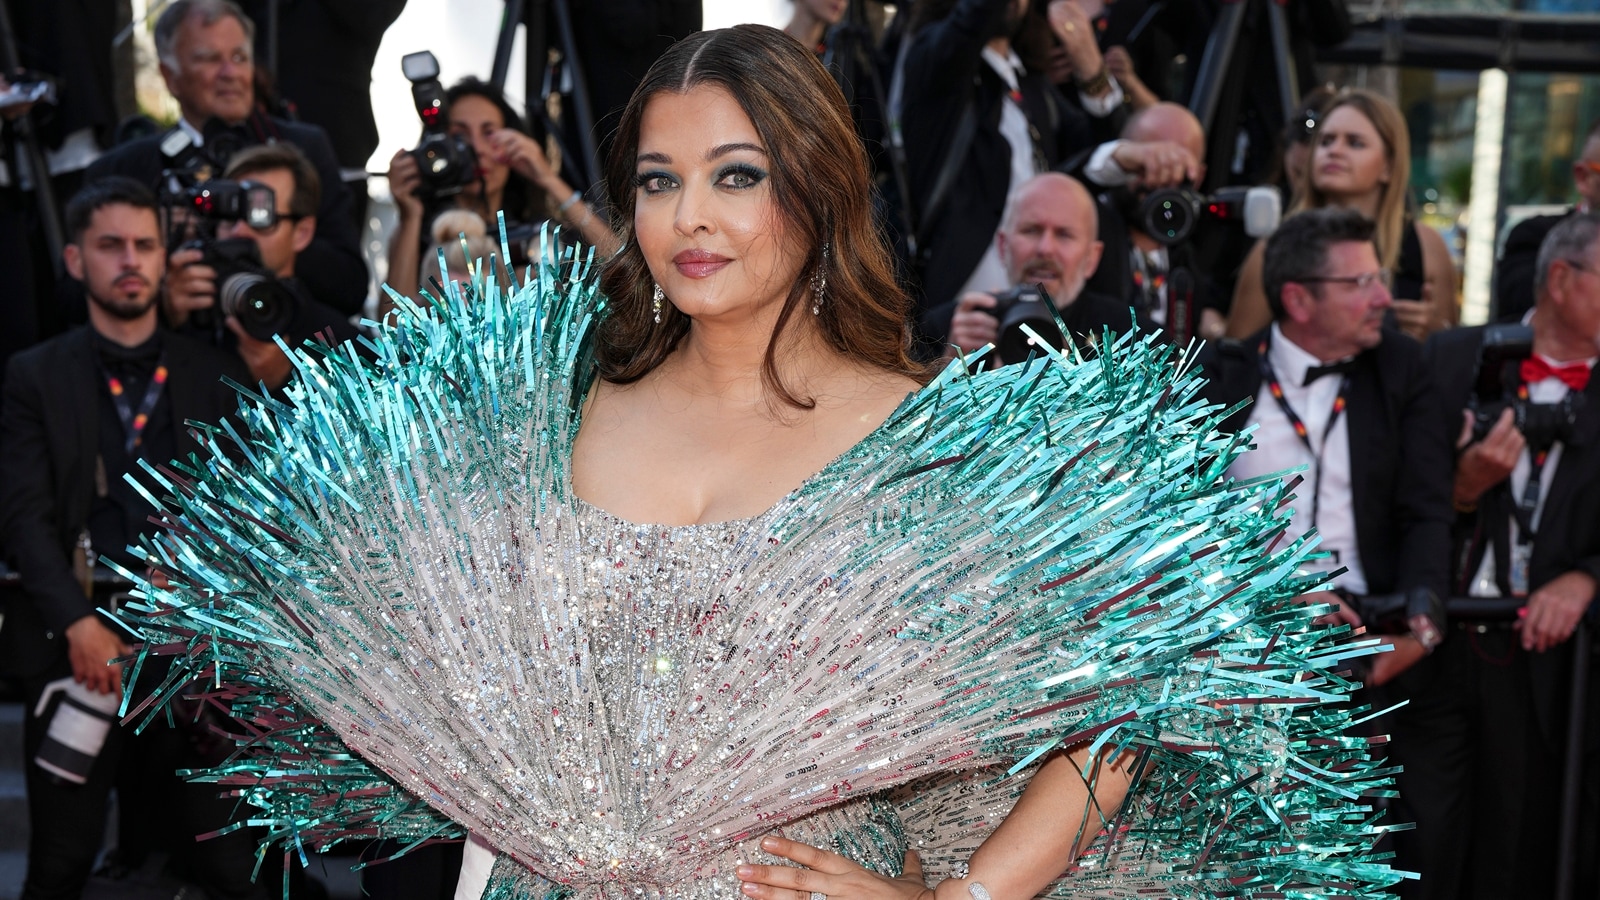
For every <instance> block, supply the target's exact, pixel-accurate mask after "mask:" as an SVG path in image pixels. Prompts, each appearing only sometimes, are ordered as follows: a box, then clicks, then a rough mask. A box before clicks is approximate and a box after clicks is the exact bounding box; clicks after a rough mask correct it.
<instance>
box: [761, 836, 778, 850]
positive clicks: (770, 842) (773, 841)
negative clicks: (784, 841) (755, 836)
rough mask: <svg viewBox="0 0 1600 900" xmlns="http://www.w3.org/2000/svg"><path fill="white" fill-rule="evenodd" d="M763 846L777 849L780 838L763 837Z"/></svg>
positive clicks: (768, 848) (767, 848)
mask: <svg viewBox="0 0 1600 900" xmlns="http://www.w3.org/2000/svg"><path fill="white" fill-rule="evenodd" d="M761 846H762V848H763V849H766V850H774V849H777V846H778V839H777V838H775V837H764V838H762V839H761Z"/></svg>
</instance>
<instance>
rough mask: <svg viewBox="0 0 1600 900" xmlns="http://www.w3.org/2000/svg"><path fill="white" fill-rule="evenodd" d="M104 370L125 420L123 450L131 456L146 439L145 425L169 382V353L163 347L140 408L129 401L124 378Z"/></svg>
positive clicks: (119, 412) (112, 403)
mask: <svg viewBox="0 0 1600 900" xmlns="http://www.w3.org/2000/svg"><path fill="white" fill-rule="evenodd" d="M101 373H102V374H103V375H105V378H106V388H107V389H109V390H110V391H111V405H112V406H115V407H116V409H117V418H119V419H121V420H122V434H123V442H122V449H123V452H125V453H127V454H128V455H130V456H131V455H133V452H134V451H135V450H137V449H138V447H139V445H140V444H141V443H143V442H144V428H145V426H146V425H149V424H150V414H151V413H153V412H155V409H156V404H157V403H159V402H160V401H161V391H162V390H163V389H164V388H165V387H166V385H167V354H166V353H165V352H164V351H163V352H162V354H161V356H160V358H158V359H157V360H156V369H155V371H154V372H153V373H151V375H150V384H149V385H147V386H146V387H145V389H144V399H143V400H140V401H139V408H138V409H137V410H135V409H134V408H133V407H132V405H130V404H129V403H128V391H127V388H126V387H124V386H123V384H122V379H120V378H118V377H116V376H115V375H112V374H111V373H110V372H109V371H106V370H105V368H104V367H102V368H101Z"/></svg>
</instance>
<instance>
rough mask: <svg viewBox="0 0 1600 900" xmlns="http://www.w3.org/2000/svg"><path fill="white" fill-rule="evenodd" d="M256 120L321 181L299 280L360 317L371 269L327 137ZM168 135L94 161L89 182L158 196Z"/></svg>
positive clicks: (299, 260) (298, 265)
mask: <svg viewBox="0 0 1600 900" xmlns="http://www.w3.org/2000/svg"><path fill="white" fill-rule="evenodd" d="M257 120H261V121H260V124H261V127H260V129H258V130H259V132H260V133H263V134H265V135H266V136H267V137H269V138H270V137H274V136H276V137H277V138H279V139H281V140H285V141H288V142H289V143H291V144H294V145H295V146H296V147H299V148H300V150H301V151H302V152H304V153H305V155H306V158H307V159H308V160H310V161H311V165H312V166H313V167H315V168H316V170H317V177H318V178H319V179H320V180H321V181H322V205H321V206H319V207H318V208H317V233H316V236H315V237H313V238H312V239H311V245H310V246H309V247H306V249H304V250H302V251H300V255H299V256H297V257H296V258H295V264H294V267H295V274H296V275H298V276H299V277H300V279H301V280H302V281H304V282H306V284H307V286H309V287H310V289H311V292H312V293H313V294H315V295H316V296H318V297H320V298H323V302H325V303H330V304H333V306H334V308H335V309H337V310H338V311H339V312H341V313H343V314H345V315H347V316H348V315H352V314H354V313H358V312H360V311H361V307H362V304H364V303H365V302H366V299H367V264H366V262H365V261H364V260H363V259H362V258H361V247H360V236H359V235H357V234H356V227H355V221H354V217H353V216H352V214H351V212H350V191H349V189H348V188H346V187H345V184H344V182H343V181H340V180H339V161H338V160H337V159H335V158H334V155H333V147H332V146H331V145H329V143H328V135H327V134H326V133H325V132H323V130H322V129H321V128H318V127H317V126H315V125H306V124H303V123H300V122H287V121H284V120H283V119H276V118H271V117H265V116H262V117H257ZM257 120H252V121H253V122H255V121H257ZM168 134H171V132H170V131H168V132H163V133H162V134H159V135H155V136H153V137H147V138H140V139H139V140H136V141H129V142H128V143H126V144H123V145H122V146H120V147H117V148H115V149H113V150H111V151H110V152H108V153H106V154H105V155H104V156H102V157H100V158H99V159H97V160H95V162H94V165H92V166H90V167H89V171H88V174H87V176H86V179H85V180H86V181H89V182H92V181H96V180H98V179H101V178H104V177H106V176H108V175H125V176H127V177H129V178H132V179H133V180H135V181H138V182H140V183H141V184H144V185H147V186H148V187H149V188H150V190H152V191H158V192H159V191H160V189H161V172H162V170H163V169H165V168H167V166H168V162H167V160H165V159H164V158H163V157H162V155H161V141H162V140H164V139H165V138H166V136H167V135H168Z"/></svg>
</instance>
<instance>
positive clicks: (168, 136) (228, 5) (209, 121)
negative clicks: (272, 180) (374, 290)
mask: <svg viewBox="0 0 1600 900" xmlns="http://www.w3.org/2000/svg"><path fill="white" fill-rule="evenodd" d="M254 33H255V26H254V25H253V24H252V23H251V21H250V19H249V17H247V16H246V15H245V14H244V13H243V12H241V11H240V9H239V7H238V6H236V5H235V4H234V3H232V2H231V0H175V2H174V3H172V4H171V5H170V6H168V7H167V8H166V10H164V11H163V12H162V13H161V18H159V19H158V20H156V27H155V44H156V53H157V55H158V56H159V57H160V59H161V74H162V77H163V78H165V79H166V82H167V90H169V91H171V92H172V96H173V98H174V99H176V100H177V101H178V107H179V109H180V110H181V111H182V118H180V119H179V120H178V124H177V126H176V127H174V128H172V129H170V130H168V131H166V132H164V133H163V134H160V135H156V136H153V137H148V138H141V139H139V140H136V141H132V142H130V143H127V144H123V145H122V146H120V147H117V148H116V149H114V150H112V151H111V152H109V153H107V154H106V155H104V156H102V157H100V159H98V160H96V161H95V164H94V165H93V166H90V167H89V172H88V176H87V180H88V181H91V182H92V181H94V180H96V179H98V178H103V177H105V176H107V175H126V176H128V177H130V178H133V179H134V180H136V181H139V182H141V183H143V184H145V185H146V186H148V187H149V188H150V189H151V190H159V189H160V185H161V173H162V172H163V171H164V170H168V169H182V168H184V167H185V166H186V165H189V164H191V163H192V162H193V161H195V160H196V159H197V158H201V157H203V156H204V155H207V154H209V155H216V151H217V148H218V147H219V146H225V145H239V144H261V143H269V142H272V141H287V142H289V143H291V144H294V145H295V146H297V147H299V148H300V150H301V151H302V152H304V153H305V155H306V158H307V159H309V160H311V163H312V165H314V166H315V167H316V169H317V176H318V178H319V179H320V180H321V182H322V186H323V191H322V203H321V205H320V206H319V207H318V209H317V231H316V237H315V239H313V240H312V242H311V244H310V246H308V247H307V248H306V249H305V251H304V252H303V253H302V254H301V261H300V277H301V278H302V279H304V280H305V282H306V283H307V284H308V285H310V286H311V288H312V292H313V293H315V294H316V295H317V296H319V297H327V298H330V299H334V300H337V302H338V303H340V304H342V305H340V306H338V307H336V308H337V309H338V311H339V312H341V313H343V314H345V315H351V314H354V313H357V312H360V311H361V305H362V303H363V302H365V299H366V296H367V266H366V263H365V262H364V261H363V260H362V258H361V250H360V246H359V243H360V238H359V236H358V235H357V233H356V227H355V221H354V219H353V217H352V215H351V212H350V192H349V190H348V189H346V187H345V185H344V182H343V181H341V180H340V178H339V162H338V160H337V159H336V158H335V157H334V155H333V148H332V147H331V146H329V144H328V136H327V134H326V133H325V132H323V130H322V129H320V128H318V127H316V126H315V125H304V124H301V123H298V122H288V121H285V120H283V119H278V118H274V117H272V116H269V115H266V114H264V113H262V112H260V111H259V110H258V109H257V108H256V102H255V86H254V72H255V68H254V63H253V60H254V52H255V51H254V50H253V48H252V45H251V40H252V35H253V34H254ZM211 162H212V164H213V165H212V168H213V172H212V174H217V173H218V172H220V170H221V169H223V168H224V167H225V166H226V165H227V160H225V159H216V160H212V161H211ZM172 268H173V269H174V270H176V269H177V268H178V266H177V265H176V264H174V265H172Z"/></svg>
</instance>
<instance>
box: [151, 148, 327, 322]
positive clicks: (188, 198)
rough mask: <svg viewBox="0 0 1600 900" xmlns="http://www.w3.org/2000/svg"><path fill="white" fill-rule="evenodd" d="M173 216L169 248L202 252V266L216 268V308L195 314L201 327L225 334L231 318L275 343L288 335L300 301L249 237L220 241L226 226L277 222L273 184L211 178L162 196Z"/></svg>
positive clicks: (260, 227)
mask: <svg viewBox="0 0 1600 900" xmlns="http://www.w3.org/2000/svg"><path fill="white" fill-rule="evenodd" d="M162 205H163V206H165V207H166V208H167V209H168V211H169V212H182V213H185V214H184V215H174V216H169V223H170V224H169V229H170V230H171V231H172V232H173V233H171V234H169V236H168V246H172V247H178V248H180V249H183V250H199V251H200V252H201V254H202V256H201V259H200V261H199V263H198V264H199V265H204V266H210V267H211V268H213V269H215V270H216V273H217V275H216V285H217V294H216V300H217V302H216V304H215V305H214V306H212V307H211V308H210V309H202V310H196V311H195V312H194V314H193V315H192V316H191V320H192V321H193V322H194V324H195V326H196V327H199V328H203V329H211V330H214V331H217V332H219V333H220V331H221V328H222V322H223V320H225V319H226V318H227V317H228V316H233V317H235V318H237V319H238V320H239V325H240V326H241V327H243V328H244V331H245V333H246V334H248V335H250V336H251V337H253V338H255V339H256V340H258V341H270V340H272V337H273V335H275V334H278V333H280V332H283V331H285V330H286V329H287V328H288V327H289V325H290V323H292V322H293V321H295V319H296V318H297V317H298V316H299V312H300V301H299V299H298V298H297V297H296V296H295V294H294V292H293V291H290V290H289V289H288V288H287V287H285V286H284V285H283V283H282V282H280V281H278V279H277V276H275V275H274V274H273V273H272V271H271V270H270V269H268V268H267V267H266V266H264V265H263V264H262V262H261V248H260V247H258V246H257V245H256V242H255V241H253V240H251V239H249V238H247V237H239V238H227V239H224V240H219V239H218V238H217V226H218V225H220V224H221V223H223V222H244V223H245V224H246V225H249V226H250V227H251V228H253V229H255V230H257V231H266V230H268V229H270V228H272V227H274V226H276V225H277V224H278V198H277V195H276V192H274V191H273V189H272V188H271V187H270V186H269V185H265V184H260V183H258V182H254V181H233V180H230V179H226V178H212V179H209V180H206V181H200V182H194V183H190V184H187V185H181V184H180V185H178V186H176V188H175V190H174V191H173V192H170V193H169V192H165V191H164V192H163V197H162Z"/></svg>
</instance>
